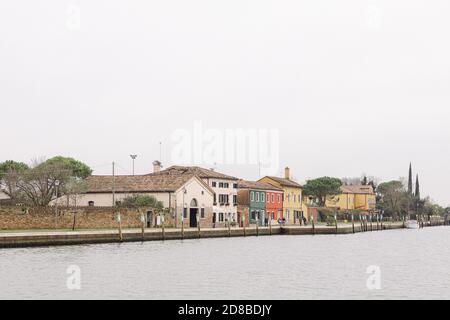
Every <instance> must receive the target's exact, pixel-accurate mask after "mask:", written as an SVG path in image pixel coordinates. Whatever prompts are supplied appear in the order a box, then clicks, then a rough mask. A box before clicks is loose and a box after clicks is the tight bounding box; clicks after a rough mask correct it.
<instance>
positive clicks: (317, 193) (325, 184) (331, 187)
mask: <svg viewBox="0 0 450 320" xmlns="http://www.w3.org/2000/svg"><path fill="white" fill-rule="evenodd" d="M341 186H342V181H341V180H340V179H338V178H330V177H322V178H318V179H314V180H308V181H307V182H306V184H305V186H304V189H303V193H304V194H305V195H308V196H311V197H314V198H315V199H316V200H317V201H318V204H319V206H321V207H324V206H325V203H326V200H327V197H328V196H334V195H337V194H340V193H341Z"/></svg>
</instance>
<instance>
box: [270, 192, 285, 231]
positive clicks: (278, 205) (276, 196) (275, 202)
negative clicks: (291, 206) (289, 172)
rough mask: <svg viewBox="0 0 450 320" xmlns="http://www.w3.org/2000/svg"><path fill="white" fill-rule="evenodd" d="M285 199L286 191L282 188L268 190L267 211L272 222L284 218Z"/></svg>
mask: <svg viewBox="0 0 450 320" xmlns="http://www.w3.org/2000/svg"><path fill="white" fill-rule="evenodd" d="M283 200H284V192H283V190H282V189H278V190H276V189H275V188H273V190H267V191H266V212H267V215H268V217H270V219H271V220H272V223H276V222H277V221H278V219H283V218H284V217H283Z"/></svg>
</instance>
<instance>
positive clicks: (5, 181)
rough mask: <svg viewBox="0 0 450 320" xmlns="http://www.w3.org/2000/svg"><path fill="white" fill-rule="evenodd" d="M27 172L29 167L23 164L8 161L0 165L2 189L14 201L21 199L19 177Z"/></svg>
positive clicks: (0, 184) (0, 186)
mask: <svg viewBox="0 0 450 320" xmlns="http://www.w3.org/2000/svg"><path fill="white" fill-rule="evenodd" d="M27 170H29V167H28V165H26V164H25V163H23V162H16V161H13V160H7V161H5V162H2V163H0V189H1V190H3V192H5V193H6V194H7V195H8V196H9V197H10V198H11V199H12V200H17V198H18V197H19V191H18V190H17V181H18V179H19V176H20V175H21V174H23V173H24V172H25V171H27Z"/></svg>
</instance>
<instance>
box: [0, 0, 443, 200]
mask: <svg viewBox="0 0 450 320" xmlns="http://www.w3.org/2000/svg"><path fill="white" fill-rule="evenodd" d="M78 13H79V15H78ZM449 16H450V2H449V1H448V0H431V1H425V0H423V1H419V0H385V1H376V0H372V1H365V0H351V1H350V0H341V1H335V0H322V1H320V0H319V1H317V0H314V1H313V0H310V1H301V0H289V1H286V0H277V1H275V0H273V1H267V0H252V1H248V0H227V1H215V0H190V1H188V0H164V1H152V0H145V1H144V0H142V1H137V0H103V1H100V0H89V1H88V0H83V1H81V0H78V1H77V0H73V1H64V0H40V1H33V0H14V1H13V0H4V1H1V2H0V108H1V115H0V117H1V139H0V161H3V160H6V159H15V160H20V161H25V162H30V160H31V159H33V158H36V157H51V156H54V155H66V156H72V157H75V158H78V159H80V160H82V161H85V162H86V163H88V164H89V165H91V166H92V167H93V168H94V170H95V173H97V174H105V173H109V172H110V164H109V163H110V162H112V161H113V160H114V161H116V162H117V163H118V168H117V171H118V173H119V174H120V173H123V174H126V173H130V172H131V160H130V159H129V154H130V153H136V154H138V155H139V156H138V159H137V160H136V171H137V173H147V172H149V171H151V162H152V161H153V160H154V159H157V158H159V144H158V143H159V141H162V142H163V162H164V164H165V165H169V164H170V159H171V158H170V152H171V148H172V141H171V134H172V133H173V132H174V131H175V130H178V129H186V130H192V128H193V125H194V121H201V122H202V124H203V126H204V127H207V128H212V129H221V130H222V129H227V128H228V129H233V128H255V129H260V128H276V129H278V130H279V132H280V145H279V152H280V166H281V167H284V166H285V165H289V166H290V167H291V168H292V174H293V175H294V177H295V178H297V179H298V180H300V181H304V180H305V179H307V178H313V177H318V176H323V175H330V176H337V177H343V176H360V175H361V173H363V172H365V173H367V174H370V175H374V176H377V177H379V178H380V179H383V180H387V179H396V178H398V177H400V176H406V175H407V170H408V165H409V162H410V161H412V162H413V164H414V169H415V171H418V172H419V173H420V177H421V186H422V192H423V194H430V195H431V196H432V198H434V199H435V200H437V201H439V203H440V204H442V205H447V204H450V191H449V185H448V181H450V169H449V162H450V150H449V145H450V128H449V125H448V123H449V115H450V109H449V106H450V59H449V57H450V43H449V41H448V38H449V30H450V19H449ZM78 17H79V19H78ZM78 21H79V24H78ZM218 169H219V170H221V171H225V172H227V173H229V174H233V175H237V176H241V177H244V178H249V179H256V178H257V176H258V167H257V166H240V165H235V166H226V167H225V166H220V165H219V166H218Z"/></svg>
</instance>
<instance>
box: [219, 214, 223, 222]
mask: <svg viewBox="0 0 450 320" xmlns="http://www.w3.org/2000/svg"><path fill="white" fill-rule="evenodd" d="M219 221H220V222H223V212H221V213H219Z"/></svg>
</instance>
